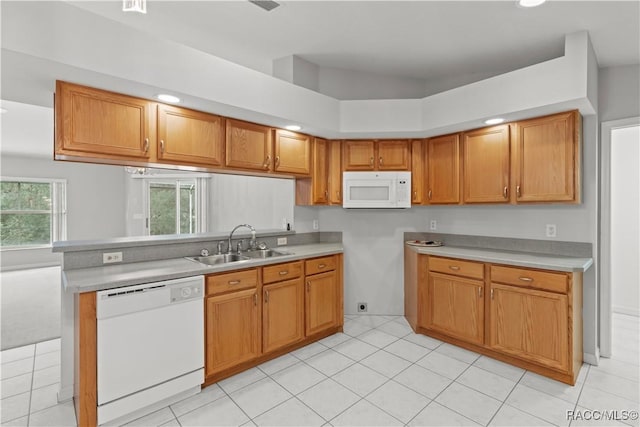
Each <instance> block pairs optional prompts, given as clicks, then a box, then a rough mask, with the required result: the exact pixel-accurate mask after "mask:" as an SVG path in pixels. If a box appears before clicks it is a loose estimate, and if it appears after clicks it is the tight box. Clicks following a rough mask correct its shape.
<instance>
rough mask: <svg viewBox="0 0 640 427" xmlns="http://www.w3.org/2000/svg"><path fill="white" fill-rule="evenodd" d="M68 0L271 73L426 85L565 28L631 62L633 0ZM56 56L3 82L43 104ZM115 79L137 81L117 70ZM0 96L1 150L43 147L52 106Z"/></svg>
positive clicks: (522, 52) (517, 64)
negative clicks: (265, 0) (304, 71)
mask: <svg viewBox="0 0 640 427" xmlns="http://www.w3.org/2000/svg"><path fill="white" fill-rule="evenodd" d="M2 3H5V0H3V1H2ZM66 3H68V4H71V5H73V6H75V7H78V8H80V9H82V10H84V11H88V12H90V13H95V14H97V15H100V16H103V17H106V18H107V19H110V20H113V21H117V22H119V23H122V24H125V25H128V26H131V27H134V28H136V29H138V30H142V31H146V32H148V33H150V34H152V35H154V36H155V37H158V38H161V39H164V40H169V41H174V42H176V43H179V44H183V45H188V46H190V47H193V48H195V49H198V50H201V51H204V52H207V53H209V54H212V55H215V56H218V57H221V58H224V59H227V60H229V61H232V62H234V63H237V64H240V65H243V66H246V67H249V68H251V69H254V70H257V71H259V72H262V73H265V74H268V75H271V74H272V71H273V70H272V67H273V61H274V60H276V59H280V58H285V57H290V56H292V55H296V56H298V57H300V58H302V59H304V60H306V61H309V62H311V63H313V64H316V65H317V67H318V68H319V69H320V70H322V69H341V70H347V72H346V74H345V73H342V74H341V76H345V75H347V74H349V73H352V74H353V75H354V76H356V78H357V76H360V75H364V74H362V73H372V74H375V75H380V76H389V77H393V78H396V79H400V80H402V79H406V80H407V81H411V82H413V83H415V82H423V83H424V84H422V83H421V84H420V85H419V89H420V90H423V91H424V93H422V94H417V95H416V96H414V98H421V97H424V96H427V95H429V94H431V93H435V92H437V91H442V90H446V89H450V88H452V87H456V86H460V85H461V84H466V83H471V82H473V81H477V80H480V79H484V78H487V77H490V76H493V75H498V74H502V73H506V72H509V71H512V70H515V69H519V68H522V67H526V66H528V65H532V64H536V63H539V62H542V61H545V60H548V59H552V58H556V57H560V56H562V55H563V54H564V43H565V35H566V34H569V33H573V32H578V31H583V30H586V31H588V33H589V36H590V39H591V41H592V44H593V47H594V50H595V53H596V57H597V59H598V62H599V66H600V67H601V68H602V67H609V66H620V65H632V64H639V63H640V1H637V0H636V1H621V2H615V1H585V2H582V1H554V0H549V1H548V2H547V3H546V4H544V5H542V6H541V7H538V8H534V9H524V8H520V7H518V6H516V4H515V1H512V0H504V1H493V2H484V1H471V2H465V1H446V2H437V1H406V2H405V1H307V0H299V1H286V2H281V4H282V5H281V6H280V7H278V8H276V9H275V10H273V11H271V12H266V11H264V10H262V9H260V8H258V7H256V6H255V5H253V4H251V3H249V2H248V1H246V0H236V1H205V0H201V1H166V0H147V14H145V15H142V14H137V13H124V12H122V10H121V8H122V2H121V1H120V0H112V1H79V2H75V1H74V2H66ZM52 19H55V18H52ZM30 59H31V60H36V58H30ZM5 62H6V61H5ZM55 67H65V65H64V64H55V63H52V62H47V63H43V64H42V65H41V66H37V65H33V66H31V68H32V74H33V76H24V77H25V78H24V79H23V78H21V76H19V77H18V78H15V79H13V80H12V81H11V82H10V83H11V85H12V86H16V87H17V86H20V93H22V94H23V96H21V99H20V100H21V101H22V102H27V103H33V104H39V105H41V106H42V105H47V104H45V103H41V102H40V103H39V102H36V101H35V100H37V99H40V98H42V94H44V97H45V98H46V100H47V103H50V100H51V95H50V93H51V87H50V84H48V82H49V80H51V79H48V80H47V79H45V77H48V74H47V76H41V75H40V74H38V73H39V72H40V71H42V73H45V71H44V70H42V69H43V68H46V73H49V74H51V73H53V74H55V73H56V72H60V73H62V72H61V71H60V70H56V69H54V68H55ZM38 70H40V71H38ZM3 71H5V70H4V68H3ZM46 73H45V74H46ZM60 73H59V74H60ZM61 75H73V74H69V73H66V74H65V73H62V74H61ZM14 77H15V76H14ZM53 80H55V79H53ZM53 80H51V81H53ZM363 80H364V79H363ZM32 82H36V83H37V84H32ZM22 83H29V84H28V85H26V86H25V85H23V84H22ZM125 83H126V82H125ZM21 85H22V86H21ZM23 86H24V87H23ZM114 87H118V88H119V89H121V90H122V91H123V93H129V92H128V91H130V92H131V93H134V92H133V89H131V90H130V88H129V87H128V86H126V85H125V84H123V82H122V81H118V82H117V85H115V83H114ZM414 87H415V85H414ZM5 89H6V88H5ZM319 91H320V92H322V90H321V88H319ZM323 93H325V94H327V93H326V92H323ZM5 99H11V98H5ZM15 100H18V99H15ZM2 104H3V106H5V108H7V109H8V110H9V112H8V113H4V114H2V116H0V121H1V122H2V140H4V141H3V142H2V145H1V146H0V148H1V150H2V154H9V153H15V154H27V155H40V156H47V157H51V155H52V154H51V144H50V141H52V138H53V125H52V121H53V119H52V117H53V112H52V109H51V108H46V107H40V106H37V105H29V104H20V103H11V102H8V101H3V103H2ZM49 105H50V104H49ZM256 120H257V119H256ZM257 121H259V120H257ZM36 123H44V124H45V125H43V126H37V125H35V124H36ZM265 123H266V121H265ZM12 135H15V137H13V136H12ZM42 141H47V143H46V144H43V143H42Z"/></svg>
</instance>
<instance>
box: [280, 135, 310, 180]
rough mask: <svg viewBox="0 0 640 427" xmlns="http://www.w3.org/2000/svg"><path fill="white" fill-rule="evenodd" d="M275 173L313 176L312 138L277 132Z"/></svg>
mask: <svg viewBox="0 0 640 427" xmlns="http://www.w3.org/2000/svg"><path fill="white" fill-rule="evenodd" d="M275 155H276V157H275V159H274V161H275V163H274V169H273V170H274V171H275V172H283V173H293V174H297V175H310V174H311V138H310V137H309V136H307V135H303V134H299V133H294V132H289V131H286V130H282V129H276V131H275Z"/></svg>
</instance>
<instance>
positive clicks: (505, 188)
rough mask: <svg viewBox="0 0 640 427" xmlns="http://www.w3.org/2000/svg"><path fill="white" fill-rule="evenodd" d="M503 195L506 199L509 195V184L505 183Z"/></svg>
mask: <svg viewBox="0 0 640 427" xmlns="http://www.w3.org/2000/svg"><path fill="white" fill-rule="evenodd" d="M502 196H503V197H504V198H505V199H506V198H507V197H508V196H509V189H508V188H507V186H506V185H505V187H504V189H503V190H502Z"/></svg>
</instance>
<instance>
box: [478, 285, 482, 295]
mask: <svg viewBox="0 0 640 427" xmlns="http://www.w3.org/2000/svg"><path fill="white" fill-rule="evenodd" d="M478 297H479V298H482V287H480V286H478Z"/></svg>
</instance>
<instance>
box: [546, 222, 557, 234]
mask: <svg viewBox="0 0 640 427" xmlns="http://www.w3.org/2000/svg"><path fill="white" fill-rule="evenodd" d="M556 231H557V230H556V225H555V224H547V228H546V233H547V237H556Z"/></svg>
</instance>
